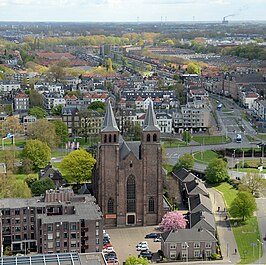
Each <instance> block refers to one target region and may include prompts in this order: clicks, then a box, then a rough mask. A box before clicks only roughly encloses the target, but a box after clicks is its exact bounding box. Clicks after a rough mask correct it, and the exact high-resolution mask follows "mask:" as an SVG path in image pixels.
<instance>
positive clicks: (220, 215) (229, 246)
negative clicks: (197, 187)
mask: <svg viewBox="0 0 266 265" xmlns="http://www.w3.org/2000/svg"><path fill="white" fill-rule="evenodd" d="M208 191H209V193H210V199H211V201H212V206H213V208H212V210H213V212H214V217H215V220H216V225H217V234H218V238H219V241H220V244H221V252H222V256H223V258H224V261H227V262H228V263H231V264H237V263H239V262H240V256H239V252H238V251H237V253H236V254H235V253H234V252H235V249H237V244H236V241H235V237H234V234H233V231H232V229H231V226H230V222H229V220H225V216H226V215H227V212H226V211H224V209H225V210H226V206H225V203H224V199H223V196H222V195H221V193H219V192H218V191H216V190H215V189H214V188H208ZM218 207H220V211H219V212H218V211H217V210H218Z"/></svg>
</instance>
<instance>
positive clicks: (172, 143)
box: [162, 138, 187, 148]
mask: <svg viewBox="0 0 266 265" xmlns="http://www.w3.org/2000/svg"><path fill="white" fill-rule="evenodd" d="M162 142H163V145H164V147H165V148H176V147H182V146H187V145H186V143H185V142H183V141H181V140H178V139H170V138H168V139H162Z"/></svg>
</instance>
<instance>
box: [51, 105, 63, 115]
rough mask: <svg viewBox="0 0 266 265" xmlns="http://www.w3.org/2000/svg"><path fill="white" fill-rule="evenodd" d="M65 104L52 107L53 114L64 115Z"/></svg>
mask: <svg viewBox="0 0 266 265" xmlns="http://www.w3.org/2000/svg"><path fill="white" fill-rule="evenodd" d="M62 109H63V105H56V106H54V107H53V108H52V115H53V116H61V115H62Z"/></svg>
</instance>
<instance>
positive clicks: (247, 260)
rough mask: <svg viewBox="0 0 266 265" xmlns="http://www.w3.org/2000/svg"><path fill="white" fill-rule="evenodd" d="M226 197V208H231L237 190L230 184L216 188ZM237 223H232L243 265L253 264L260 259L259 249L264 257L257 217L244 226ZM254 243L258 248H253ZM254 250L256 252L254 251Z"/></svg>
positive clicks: (223, 184) (222, 184)
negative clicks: (259, 241) (259, 240)
mask: <svg viewBox="0 0 266 265" xmlns="http://www.w3.org/2000/svg"><path fill="white" fill-rule="evenodd" d="M215 188H216V189H217V190H219V191H220V192H221V193H223V195H224V199H225V202H226V206H227V207H228V208H229V207H230V205H231V203H232V201H233V200H234V198H235V197H236V195H237V190H236V189H234V188H233V187H232V186H231V185H230V184H228V183H225V182H224V183H221V184H219V185H217V186H215ZM234 223H235V221H234V220H232V221H231V225H232V228H233V233H234V236H235V240H236V243H237V247H238V251H239V254H240V257H241V262H240V263H241V264H251V263H253V262H254V261H256V260H258V259H259V247H260V253H261V256H262V248H261V245H260V244H258V241H257V239H260V233H259V227H258V220H257V217H256V216H253V217H252V218H250V219H248V220H247V221H246V222H245V223H244V224H240V225H236V226H235V225H234ZM252 243H254V244H256V246H254V247H252V246H251V244H252ZM253 250H254V251H253Z"/></svg>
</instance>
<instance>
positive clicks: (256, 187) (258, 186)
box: [239, 172, 265, 195]
mask: <svg viewBox="0 0 266 265" xmlns="http://www.w3.org/2000/svg"><path fill="white" fill-rule="evenodd" d="M264 188H265V183H264V180H263V178H262V176H261V175H260V174H259V173H250V172H248V173H247V174H246V175H244V176H243V177H242V178H241V181H240V185H239V190H241V191H248V192H250V193H251V194H252V195H254V193H256V192H258V191H260V190H262V189H264Z"/></svg>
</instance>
